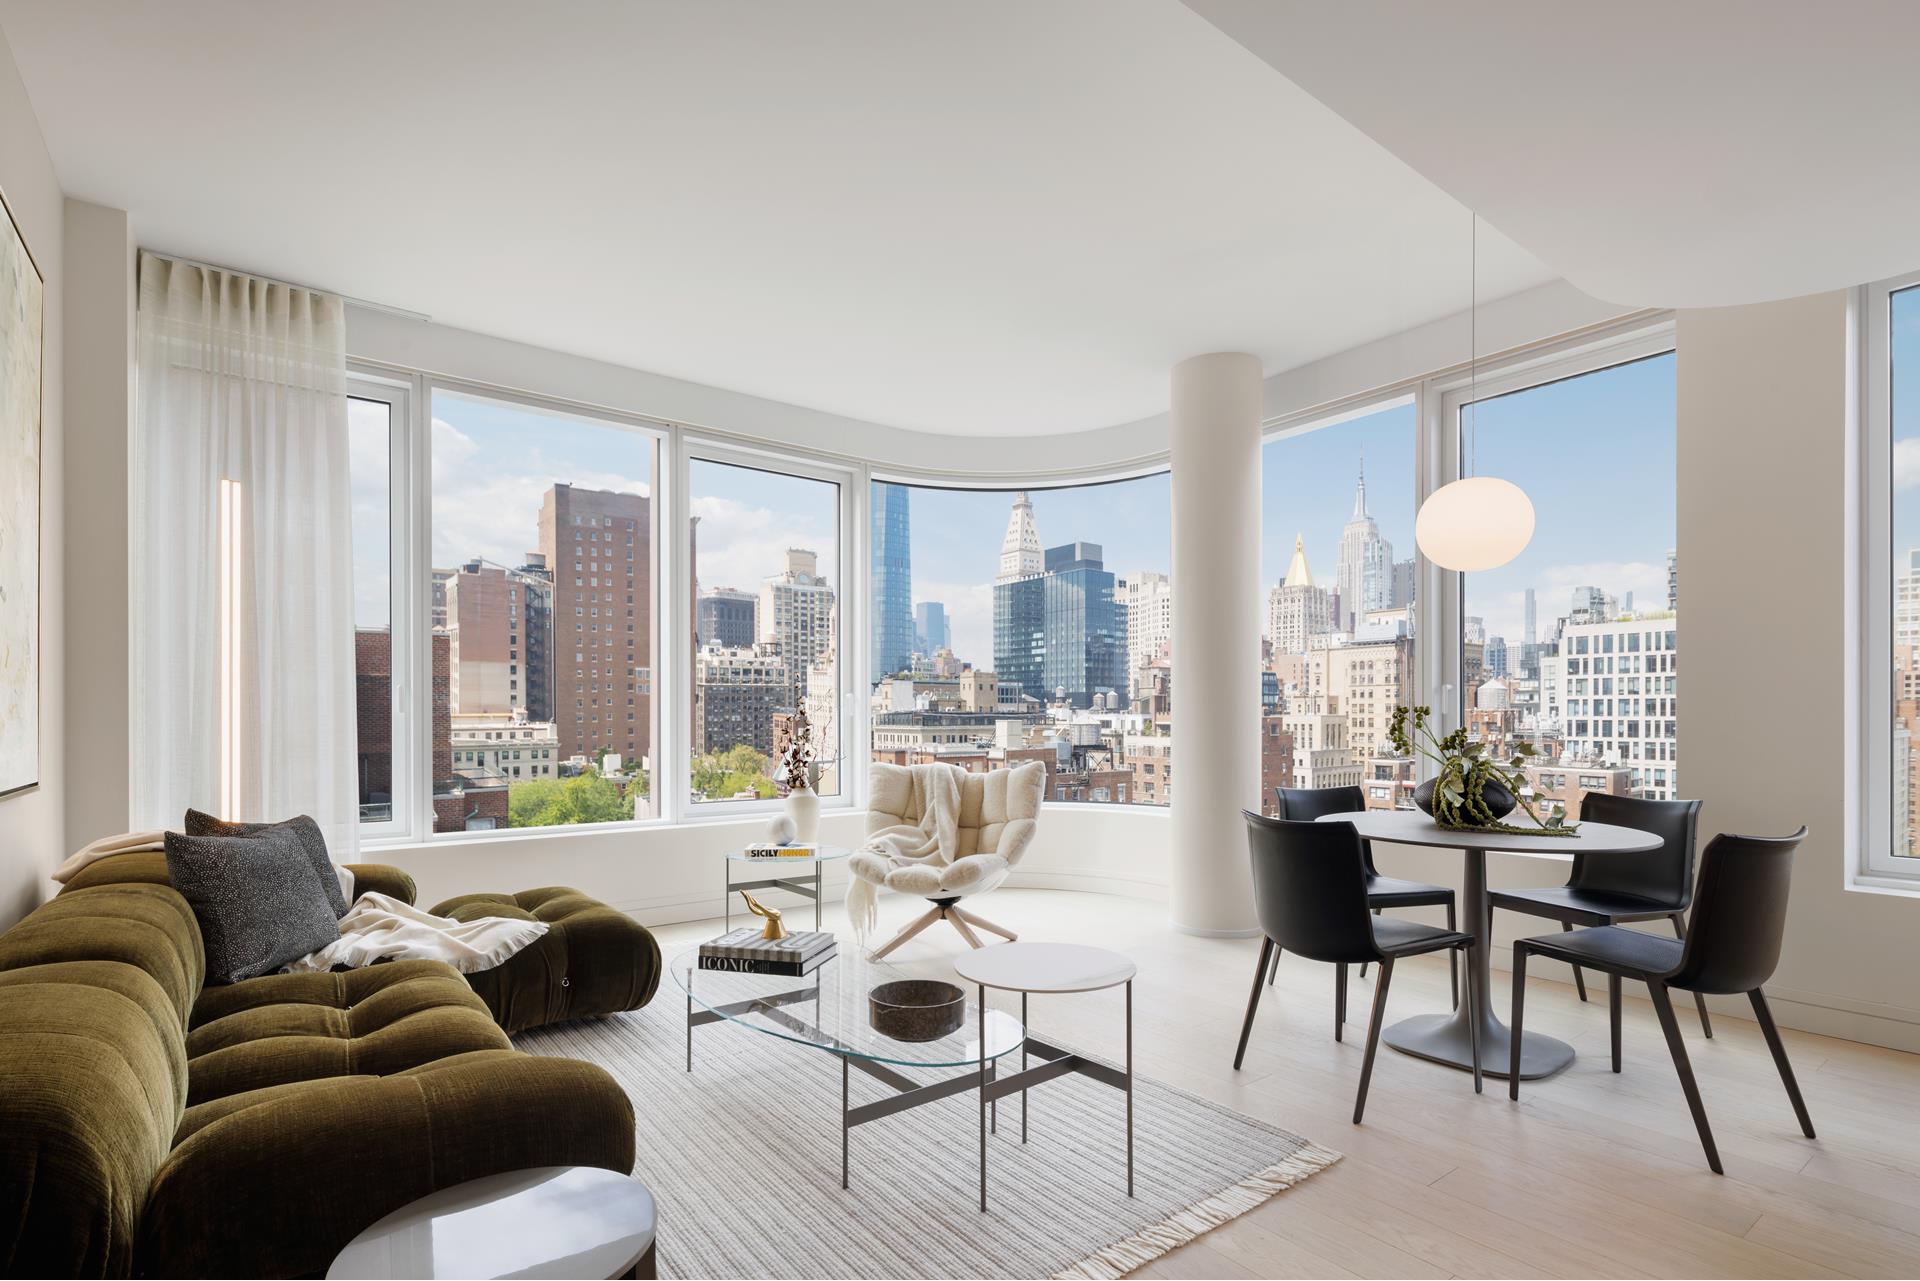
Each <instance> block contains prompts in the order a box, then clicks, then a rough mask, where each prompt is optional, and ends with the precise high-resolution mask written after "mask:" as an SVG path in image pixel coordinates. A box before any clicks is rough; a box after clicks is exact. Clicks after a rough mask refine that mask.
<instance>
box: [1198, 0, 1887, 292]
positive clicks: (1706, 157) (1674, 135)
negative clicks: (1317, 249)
mask: <svg viewBox="0 0 1920 1281" xmlns="http://www.w3.org/2000/svg"><path fill="white" fill-rule="evenodd" d="M1187 2H1188V5H1189V7H1190V8H1192V9H1193V10H1194V11H1196V12H1197V13H1200V14H1202V15H1204V16H1205V17H1207V18H1208V19H1209V20H1210V21H1212V22H1214V23H1216V24H1218V25H1219V27H1220V28H1221V29H1222V30H1223V31H1226V32H1228V33H1230V34H1231V35H1233V36H1234V37H1235V38H1236V39H1237V40H1239V41H1240V42H1241V43H1242V44H1244V45H1245V46H1246V47H1247V48H1248V49H1250V50H1252V51H1253V52H1255V53H1257V54H1259V55H1260V56H1261V57H1262V58H1263V59H1265V60H1266V61H1267V62H1268V63H1269V64H1271V65H1272V66H1273V67H1274V68H1275V69H1276V70H1278V71H1279V72H1280V73H1281V74H1282V75H1284V76H1286V77H1288V78H1290V79H1291V80H1293V82H1294V83H1296V84H1298V85H1299V86H1300V87H1301V88H1303V89H1305V90H1306V91H1307V92H1308V93H1311V94H1313V95H1314V96H1315V97H1317V98H1318V99H1319V100H1320V101H1322V102H1324V103H1326V104H1327V105H1328V106H1330V107H1332V108H1333V109H1334V110H1335V111H1338V112H1339V113H1340V114H1341V115H1342V116H1344V117H1345V118H1346V119H1348V120H1350V121H1352V122H1353V123H1354V124H1356V125H1358V126H1359V127H1360V128H1362V129H1364V130H1365V131H1366V132H1367V133H1368V134H1369V135H1371V136H1372V137H1373V138H1375V139H1376V140H1378V141H1379V142H1381V143H1383V144H1384V145H1385V146H1387V147H1388V148H1389V149H1391V150H1392V151H1393V152H1394V154H1396V155H1398V156H1399V157H1400V158H1401V159H1403V160H1405V161H1407V163H1409V164H1410V165H1412V166H1413V167H1414V168H1416V169H1418V170H1419V171H1420V172H1421V173H1423V174H1425V175H1426V176H1427V177H1429V178H1431V179H1433V181H1434V182H1436V183H1438V184H1439V185H1440V186H1441V187H1442V188H1444V189H1445V190H1447V191H1448V192H1450V193H1452V194H1453V195H1454V196H1456V197H1458V198H1459V199H1460V200H1462V201H1464V202H1466V203H1467V204H1469V205H1471V206H1472V207H1474V208H1475V209H1477V210H1478V211H1479V212H1480V213H1481V214H1482V215H1483V216H1484V217H1486V218H1487V219H1488V220H1489V221H1490V222H1492V223H1493V224H1494V225H1495V226H1497V227H1499V228H1500V229H1501V230H1502V231H1504V232H1505V233H1506V234H1507V235H1509V236H1512V237H1513V238H1514V239H1515V240H1517V241H1518V242H1519V243H1521V244H1523V245H1525V246H1527V248H1528V249H1530V250H1532V251H1533V252H1534V253H1535V254H1538V255H1539V256H1540V258H1541V259H1542V260H1543V261H1545V262H1547V263H1549V264H1551V265H1552V267H1553V268H1554V269H1555V270H1556V271H1558V272H1559V273H1560V274H1562V275H1564V276H1565V277H1566V278H1567V279H1568V280H1569V281H1570V282H1571V283H1573V284H1574V285H1576V286H1578V287H1579V288H1581V289H1584V290H1586V291H1587V292H1588V293H1590V294H1593V295H1594V296H1596V297H1600V298H1605V299H1609V300H1611V301H1614V302H1620V303H1626V304H1630V305H1638V306H1676V307H1705V306H1723V305H1730V304H1735V303H1746V302H1759V301H1764V300H1767V299H1772V298H1785V297H1793V296H1797V295H1800V294H1808V293H1815V292H1819V291H1821V290H1827V289H1838V288H1845V287H1848V286H1851V285H1857V284H1861V283H1863V282H1866V281H1870V280H1878V279H1884V278H1885V277H1888V276H1892V275H1896V274H1899V273H1902V272H1906V271H1911V270H1913V269H1914V268H1916V267H1920V62H1917V61H1916V58H1917V57H1920V3H1915V0H1842V2H1839V3H1816V2H1815V0H1684V2H1683V3H1676V2H1675V0H1608V2H1607V3H1604V4H1566V3H1544V4H1543V3H1520V2H1518V0H1446V3H1435V2H1434V0H1369V2H1368V3H1366V4H1354V3H1352V2H1351V0H1288V2H1287V3H1285V4H1275V3H1272V0H1187Z"/></svg>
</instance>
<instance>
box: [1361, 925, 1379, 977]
mask: <svg viewBox="0 0 1920 1281" xmlns="http://www.w3.org/2000/svg"><path fill="white" fill-rule="evenodd" d="M1373 914H1374V915H1375V916H1378V915H1380V909H1379V908H1377V907H1376V908H1374V909H1373ZM1360 977H1361V978H1365V977H1367V963H1366V962H1365V961H1362V962H1360Z"/></svg>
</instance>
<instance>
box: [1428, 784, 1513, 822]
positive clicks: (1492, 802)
mask: <svg viewBox="0 0 1920 1281" xmlns="http://www.w3.org/2000/svg"><path fill="white" fill-rule="evenodd" d="M1439 781H1440V780H1439V779H1434V778H1430V779H1428V780H1427V781H1426V782H1424V783H1422V784H1420V786H1418V787H1416V788H1414V789H1413V803H1414V804H1415V805H1418V806H1419V807H1420V812H1421V813H1423V814H1426V815H1427V816H1429V817H1431V816H1432V815H1433V788H1434V784H1435V783H1437V782H1439ZM1480 799H1481V800H1483V801H1485V802H1486V804H1487V809H1488V811H1490V812H1491V813H1492V814H1493V818H1494V821H1495V822H1496V823H1497V822H1499V821H1500V820H1501V819H1503V818H1505V817H1506V816H1507V815H1509V814H1511V813H1513V807H1514V806H1515V805H1518V804H1519V803H1520V802H1519V801H1517V800H1515V799H1514V795H1513V793H1512V792H1509V791H1508V790H1507V789H1506V788H1505V787H1504V786H1502V785H1501V784H1500V783H1499V782H1498V781H1496V780H1494V779H1491V778H1490V779H1488V780H1487V781H1486V782H1484V783H1482V784H1481V785H1480Z"/></svg>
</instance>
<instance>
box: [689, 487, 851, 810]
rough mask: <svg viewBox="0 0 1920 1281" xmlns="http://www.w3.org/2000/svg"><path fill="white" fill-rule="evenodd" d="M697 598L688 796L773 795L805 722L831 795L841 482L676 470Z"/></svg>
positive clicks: (835, 758) (836, 763)
mask: <svg viewBox="0 0 1920 1281" xmlns="http://www.w3.org/2000/svg"><path fill="white" fill-rule="evenodd" d="M687 468H688V501H689V506H690V510H691V515H692V521H691V524H690V549H691V556H690V559H691V563H692V568H693V587H694V600H693V609H694V619H693V623H694V651H693V662H692V665H691V672H690V679H691V680H692V718H691V725H690V728H689V737H688V743H689V747H690V753H691V769H692V777H691V799H692V801H693V802H694V803H695V804H709V803H713V802H718V801H741V800H749V801H750V800H763V799H767V798H770V797H773V796H775V795H778V794H780V793H781V791H782V788H783V787H784V783H785V779H784V777H783V776H782V771H781V770H780V768H779V764H780V761H781V760H782V758H783V756H785V754H786V753H787V751H788V748H789V747H790V746H792V745H793V744H794V743H795V741H796V739H797V738H798V736H799V734H800V733H801V725H802V723H803V721H804V724H805V726H806V730H805V732H806V733H807V734H808V735H809V736H810V738H811V741H812V746H813V751H814V754H815V755H814V765H815V766H817V772H818V778H817V780H816V782H815V786H816V788H817V789H818V791H819V793H820V794H821V795H823V796H835V795H839V794H840V792H841V783H840V780H841V777H842V774H841V767H840V765H841V763H840V753H841V749H840V661H841V647H842V639H843V635H844V633H843V630H842V628H841V593H842V591H843V590H844V586H843V584H842V582H841V574H842V560H841V540H840V526H841V519H840V517H841V488H842V486H841V484H840V482H838V481H836V480H832V479H828V478H826V477H825V476H822V475H814V474H803V473H801V472H797V471H795V470H792V469H790V468H786V469H783V468H781V467H779V466H778V465H777V464H774V463H768V464H767V465H764V466H761V465H754V464H749V463H733V462H723V461H717V460H716V459H714V458H709V457H694V458H691V459H690V460H689V462H688V464H687Z"/></svg>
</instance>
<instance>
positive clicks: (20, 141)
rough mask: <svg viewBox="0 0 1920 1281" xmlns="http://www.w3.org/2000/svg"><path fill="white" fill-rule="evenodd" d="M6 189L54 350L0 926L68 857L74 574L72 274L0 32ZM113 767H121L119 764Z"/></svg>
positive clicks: (0, 137) (2, 839) (34, 900)
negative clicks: (36, 756)
mask: <svg viewBox="0 0 1920 1281" xmlns="http://www.w3.org/2000/svg"><path fill="white" fill-rule="evenodd" d="M0 192H4V193H5V195H6V200H7V206H8V208H10V209H11V210H12V211H13V217H14V220H15V221H16V222H17V223H19V225H20V232H21V235H22V236H24V237H25V239H26V242H27V247H28V248H29V249H31V250H32V251H33V256H34V260H35V261H36V262H37V263H39V265H40V270H41V272H42V274H44V275H45V277H46V313H45V317H44V324H45V336H46V351H45V363H44V365H43V380H42V383H41V389H40V394H41V437H40V439H41V448H40V459H41V474H40V786H39V787H38V788H36V789H34V790H31V791H27V792H20V793H16V794H15V795H13V796H9V797H7V798H6V799H4V800H0V927H4V926H6V925H10V924H11V923H12V922H13V921H14V920H15V919H16V918H18V917H19V916H21V915H23V914H24V913H26V912H29V911H31V910H32V909H33V908H34V907H36V906H37V905H38V904H39V903H40V901H41V900H42V899H43V898H45V897H46V893H47V891H48V890H49V889H51V888H52V882H50V881H49V880H48V879H47V874H48V873H49V872H51V871H52V870H53V869H54V868H55V867H58V866H59V865H60V861H61V860H62V859H63V858H65V857H66V853H65V850H66V835H65V830H64V829H65V822H66V811H65V805H66V796H67V778H68V773H67V768H66V764H65V754H66V744H67V739H66V713H65V706H66V703H65V698H64V690H65V683H66V677H67V666H66V661H65V655H66V643H65V642H66V629H65V623H64V617H65V613H64V611H65V608H66V591H65V586H66V575H65V572H64V567H63V563H62V560H61V546H62V543H63V539H62V536H61V534H62V529H63V528H64V525H65V521H66V514H67V510H68V509H67V505H66V502H65V498H64V492H63V490H64V485H65V482H66V457H67V451H66V444H65V433H64V430H63V424H64V422H65V419H64V418H63V416H62V412H61V406H62V405H63V403H64V397H63V391H64V384H63V380H64V377H65V369H66V366H65V362H64V358H63V353H64V351H65V346H66V342H65V335H64V331H63V320H62V318H63V312H62V309H61V289H62V286H63V284H64V282H65V279H66V273H65V270H64V255H63V250H62V226H61V222H62V217H61V195H60V186H59V183H58V182H56V181H55V179H54V174H53V161H52V159H51V158H50V157H49V156H48V155H47V145H46V141H45V140H44V139H43V138H42V137H41V136H40V126H39V123H38V122H37V121H36V120H35V119H34V114H33V104H32V103H30V102H29V101H27V91H26V87H25V86H24V85H23V84H21V82H20V73H19V71H18V70H17V69H16V68H15V66H14V63H13V52H12V50H10V49H9V48H8V47H7V44H6V41H5V39H4V38H0ZM113 768H116V769H117V768H119V765H118V762H117V761H116V762H114V763H113Z"/></svg>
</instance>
